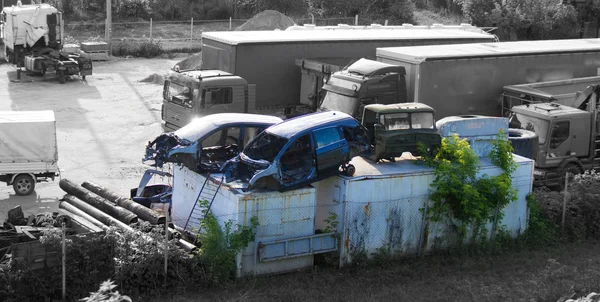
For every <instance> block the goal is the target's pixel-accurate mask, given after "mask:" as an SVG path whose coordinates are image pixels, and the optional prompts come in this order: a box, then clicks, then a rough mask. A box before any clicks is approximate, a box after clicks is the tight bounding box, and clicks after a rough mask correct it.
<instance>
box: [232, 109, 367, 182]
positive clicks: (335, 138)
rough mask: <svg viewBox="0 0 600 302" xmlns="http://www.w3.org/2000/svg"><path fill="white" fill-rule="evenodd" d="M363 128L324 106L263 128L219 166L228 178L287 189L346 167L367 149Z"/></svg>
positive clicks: (352, 169)
mask: <svg viewBox="0 0 600 302" xmlns="http://www.w3.org/2000/svg"><path fill="white" fill-rule="evenodd" d="M370 152H371V147H370V144H369V138H368V135H367V131H366V129H365V128H364V127H363V126H362V125H361V124H360V123H359V122H358V121H357V120H356V119H354V118H353V117H352V116H350V115H348V114H345V113H342V112H338V111H328V112H319V113H312V114H307V115H303V116H300V117H296V118H292V119H289V120H286V121H284V122H282V123H279V124H276V125H274V126H271V127H269V128H267V130H265V131H264V132H262V133H261V134H260V135H258V136H257V137H256V138H255V139H254V140H253V141H251V142H250V143H249V144H248V145H247V146H246V147H245V148H244V150H243V152H241V153H240V154H239V155H238V156H236V157H234V158H233V159H231V160H229V161H228V162H227V163H225V164H224V165H223V167H222V171H223V172H224V173H225V176H226V181H227V182H231V181H233V180H241V181H243V182H247V183H248V187H247V188H245V190H252V189H258V188H268V189H275V190H279V191H286V190H291V189H294V188H298V187H301V186H304V185H307V184H310V183H312V182H315V181H318V180H321V179H325V178H328V177H331V176H333V175H337V174H339V173H345V174H346V175H350V176H351V175H353V174H354V172H355V167H354V166H352V165H350V164H348V163H349V162H350V160H351V159H352V158H353V157H355V156H359V155H365V156H366V155H369V153H370Z"/></svg>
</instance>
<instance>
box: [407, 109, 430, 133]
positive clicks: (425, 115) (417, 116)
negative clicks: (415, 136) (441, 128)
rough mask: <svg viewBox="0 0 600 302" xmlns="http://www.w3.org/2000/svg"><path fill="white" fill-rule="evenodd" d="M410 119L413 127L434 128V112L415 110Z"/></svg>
mask: <svg viewBox="0 0 600 302" xmlns="http://www.w3.org/2000/svg"><path fill="white" fill-rule="evenodd" d="M410 121H411V125H412V128H413V129H433V126H434V122H433V113H431V112H413V113H411V114H410Z"/></svg>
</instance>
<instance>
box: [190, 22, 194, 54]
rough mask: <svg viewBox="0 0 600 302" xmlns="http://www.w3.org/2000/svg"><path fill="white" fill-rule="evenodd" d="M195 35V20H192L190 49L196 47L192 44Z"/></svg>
mask: <svg viewBox="0 0 600 302" xmlns="http://www.w3.org/2000/svg"><path fill="white" fill-rule="evenodd" d="M193 35H194V18H192V21H191V23H190V49H191V48H192V47H194V45H193V44H192V43H193V42H192V40H193V39H194V37H193Z"/></svg>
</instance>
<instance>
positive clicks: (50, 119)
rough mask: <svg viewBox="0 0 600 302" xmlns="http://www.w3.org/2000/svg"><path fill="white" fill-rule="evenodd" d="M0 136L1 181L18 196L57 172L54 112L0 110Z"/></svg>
mask: <svg viewBox="0 0 600 302" xmlns="http://www.w3.org/2000/svg"><path fill="white" fill-rule="evenodd" d="M0 137H1V138H2V139H0V181H2V182H5V183H6V184H7V185H9V186H11V185H12V186H13V188H14V189H15V193H16V194H17V195H29V194H31V193H32V192H33V190H34V189H35V184H36V182H41V181H48V180H49V179H51V180H54V178H55V177H57V176H58V175H59V173H60V172H59V169H58V146H57V140H56V120H55V119H54V112H53V111H51V110H44V111H0Z"/></svg>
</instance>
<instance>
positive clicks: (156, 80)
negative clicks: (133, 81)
mask: <svg viewBox="0 0 600 302" xmlns="http://www.w3.org/2000/svg"><path fill="white" fill-rule="evenodd" d="M140 82H143V83H153V84H160V85H162V84H164V82H165V76H164V75H160V74H158V73H154V74H151V75H149V76H148V77H146V78H144V79H141V80H140Z"/></svg>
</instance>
